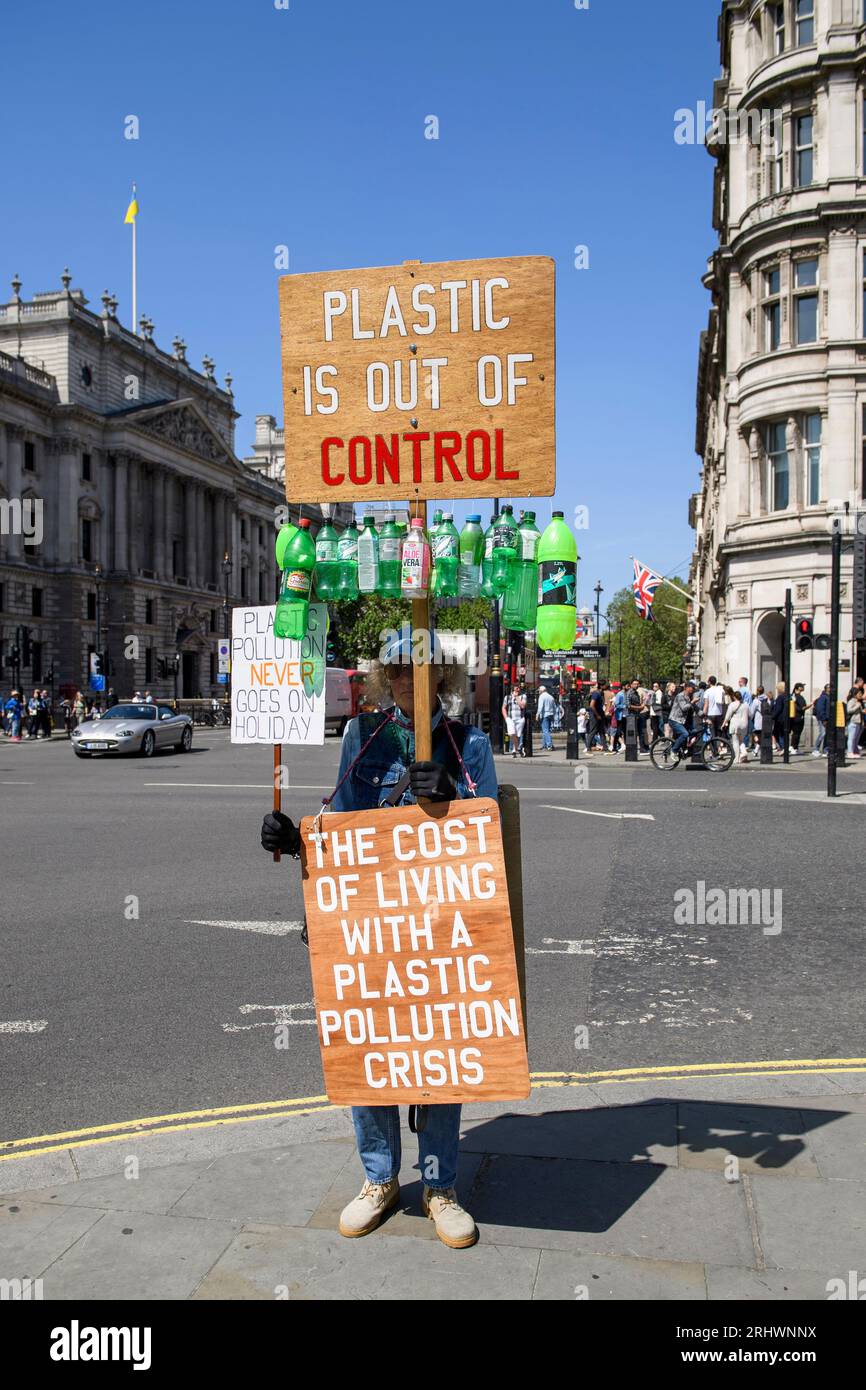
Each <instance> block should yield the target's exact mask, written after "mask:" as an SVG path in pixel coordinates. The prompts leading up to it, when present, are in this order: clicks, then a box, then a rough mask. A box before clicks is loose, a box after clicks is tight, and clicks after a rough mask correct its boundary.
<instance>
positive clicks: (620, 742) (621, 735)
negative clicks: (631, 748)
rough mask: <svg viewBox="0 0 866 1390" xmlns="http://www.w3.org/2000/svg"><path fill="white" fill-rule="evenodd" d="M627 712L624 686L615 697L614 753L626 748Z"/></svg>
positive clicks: (612, 727) (612, 730)
mask: <svg viewBox="0 0 866 1390" xmlns="http://www.w3.org/2000/svg"><path fill="white" fill-rule="evenodd" d="M625 712H626V694H625V689H624V687H623V686H620V688H619V690H618V691H617V692H616V694H615V695H614V697H613V718H612V720H611V733H612V734H613V742H612V744H611V748H612V750H613V752H614V753H618V752H619V751H620V748H625Z"/></svg>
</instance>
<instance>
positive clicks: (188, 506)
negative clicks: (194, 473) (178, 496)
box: [183, 478, 196, 589]
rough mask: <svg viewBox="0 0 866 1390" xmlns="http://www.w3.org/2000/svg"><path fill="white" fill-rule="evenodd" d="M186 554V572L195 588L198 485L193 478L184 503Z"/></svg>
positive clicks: (188, 580) (189, 582)
mask: <svg viewBox="0 0 866 1390" xmlns="http://www.w3.org/2000/svg"><path fill="white" fill-rule="evenodd" d="M183 521H184V542H185V548H184V553H185V556H186V561H185V566H184V568H185V571H186V579H187V583H188V584H189V587H190V588H191V589H192V588H195V546H196V534H195V529H196V484H195V483H194V482H193V481H192V479H191V478H188V479H187V483H186V497H185V503H184V517H183Z"/></svg>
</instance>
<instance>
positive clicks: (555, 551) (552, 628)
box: [535, 512, 577, 652]
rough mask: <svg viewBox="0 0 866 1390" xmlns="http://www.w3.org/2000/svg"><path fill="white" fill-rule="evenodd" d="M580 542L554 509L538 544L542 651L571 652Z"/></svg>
mask: <svg viewBox="0 0 866 1390" xmlns="http://www.w3.org/2000/svg"><path fill="white" fill-rule="evenodd" d="M576 600H577V542H576V541H575V539H574V533H573V531H572V530H571V527H570V526H566V524H565V521H564V520H563V513H562V512H554V513H553V520H552V521H551V523H550V525H549V526H547V527H545V530H544V534H543V535H542V537H541V540H540V541H539V544H538V612H537V613H536V618H535V631H536V641H537V644H538V648H539V650H540V651H553V652H556V651H571V649H572V647H573V646H574V630H575V623H576V618H577V610H576Z"/></svg>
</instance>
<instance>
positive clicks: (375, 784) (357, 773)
mask: <svg viewBox="0 0 866 1390" xmlns="http://www.w3.org/2000/svg"><path fill="white" fill-rule="evenodd" d="M411 658H412V646H411V638H408V637H406V636H403V637H401V638H399V639H398V640H397V641H395V642H393V643H392V644H391V645H390V646H389V647H388V648H387V649H386V653H385V662H384V664H382V663H380V662H374V663H373V669H372V670H371V672H370V674H369V675H368V677H367V688H368V690H369V689H370V688H371V686H372V688H373V689H374V690H381V691H382V695H381V698H382V702H383V703H386V700H388V699H389V700H390V702H391V703H390V704H386V713H385V715H383V714H381V713H380V714H362V715H359V716H357V717H356V718H354V719H351V720H350V721H349V723H348V725H347V726H346V732H345V734H344V736H343V748H342V754H341V758H340V771H339V774H338V782H337V789H336V791H335V793H334V795H333V797H332V798H331V801H330V808H331V810H333V811H364V810H372V809H374V808H376V807H378V806H382V805H384V804H387V800H388V796H389V794H390V795H391V796H392V798H393V800H394V801H396V804H397V805H401V806H403V805H413V804H414V803H415V801H416V800H417V799H419V798H424V799H426V800H428V801H453V800H455V799H457V798H460V797H467V796H470V795H471V793H472V788H473V787H474V789H475V791H476V792H477V794H478V796H489V797H494V798H496V797H497V796H498V792H499V787H498V785H497V781H496V771H495V768H494V764H493V754H492V750H491V748H490V743H489V741H488V739H487V736H486V734H484V733H482V731H481V730H480V729H477V728H475V727H474V726H473V725H471V724H462V723H457V722H456V721H454V722H451V721H450V720H447V719H446V718H445V716H444V711H443V706H442V699H443V697H446V696H447V695H448V694H450V693H453V692H454V691H455V690H456V689H457V688H458V687H462V685H463V683H464V682H465V671H464V670H463V669H462V668H461V667H458V666H453V665H448V666H443V665H442V664H441V662H442V656H441V652H440V651H434V659H435V660H436V664H435V665H434V667H433V672H434V679H436V682H437V697H436V699H435V701H434V712H433V721H432V730H433V758H432V760H431V761H427V762H416V761H415V735H414V733H413V731H412V719H413V698H412V693H413V682H414V680H415V679H417V678H418V677H419V672H420V674H421V675H422V677H426V676H427V668H419V670H416V668H415V666H414V665H413V664H412V659H411ZM404 780H405V782H406V786H405V790H402V791H401V788H402V787H403V783H404ZM262 845H263V847H264V848H265V849H266V850H268V851H269V852H273V851H274V850H281V851H284V852H285V853H287V854H289V855H293V856H295V857H297V856H298V854H299V853H300V847H301V837H300V834H299V832H298V829H297V827H296V826H295V825H293V823H292V822H291V820H289V818H288V817H287V816H285V815H283V814H282V813H281V812H276V811H274V812H271V814H270V815H268V816H266V817H265V819H264V822H263V824H262ZM352 1122H353V1124H354V1128H355V1139H356V1142H357V1145H358V1152H359V1154H360V1157H361V1162H362V1164H363V1167H364V1174H365V1181H364V1185H363V1187H362V1188H361V1191H360V1193H359V1194H358V1196H357V1197H356V1198H355V1199H354V1201H352V1202H350V1203H349V1204H348V1206H347V1207H345V1208H344V1210H343V1212H342V1215H341V1216H340V1222H339V1230H340V1234H341V1235H344V1236H365V1235H367V1234H368V1232H370V1231H372V1230H374V1229H375V1228H376V1227H377V1226H378V1225H379V1224H380V1222H381V1221H382V1220H383V1218H384V1217H385V1216H386V1215H387V1214H388V1212H389V1211H391V1210H392V1209H393V1208H394V1207H395V1206H397V1204H398V1202H399V1200H400V1188H399V1183H398V1174H399V1172H400V1162H401V1143H400V1112H399V1108H398V1107H397V1106H396V1105H356V1106H353V1107H352ZM459 1139H460V1106H459V1105H431V1106H430V1107H429V1109H428V1111H427V1123H426V1126H425V1127H424V1128H423V1129H422V1130H421V1132H420V1134H419V1135H418V1166H419V1169H420V1171H421V1173H422V1175H423V1178H424V1187H423V1193H422V1207H423V1210H424V1212H425V1213H426V1215H428V1216H429V1217H430V1218H431V1219H432V1221H433V1223H434V1226H435V1229H436V1234H437V1236H438V1237H439V1239H440V1240H441V1241H442V1242H443V1243H444V1244H445V1245H448V1246H450V1247H451V1248H452V1249H462V1248H463V1247H465V1246H469V1245H474V1244H475V1242H476V1240H477V1239H478V1232H477V1230H476V1229H475V1222H474V1221H473V1219H472V1217H471V1216H470V1215H469V1213H468V1212H467V1211H465V1210H464V1209H463V1207H461V1206H460V1204H459V1202H458V1200H457V1194H456V1191H455V1182H456V1178H457V1151H458V1144H459ZM434 1174H435V1176H433V1175H434Z"/></svg>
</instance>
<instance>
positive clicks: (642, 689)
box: [577, 676, 866, 763]
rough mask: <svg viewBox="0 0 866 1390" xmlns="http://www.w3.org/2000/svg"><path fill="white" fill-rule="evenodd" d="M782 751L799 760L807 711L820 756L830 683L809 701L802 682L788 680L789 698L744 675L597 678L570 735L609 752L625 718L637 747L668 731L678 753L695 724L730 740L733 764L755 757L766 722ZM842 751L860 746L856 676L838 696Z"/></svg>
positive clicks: (864, 746) (864, 697)
mask: <svg viewBox="0 0 866 1390" xmlns="http://www.w3.org/2000/svg"><path fill="white" fill-rule="evenodd" d="M786 708H787V711H788V713H787V726H788V740H789V751H790V753H791V756H792V757H800V756H802V755H803V754H804V752H805V750H804V749H802V748H801V747H800V743H801V740H802V737H803V730H804V728H805V724H806V716H807V714H808V713H809V711H810V710H811V711H812V713H813V716H814V719H815V722H816V725H817V737H816V739H815V746H814V748H813V749H812V757H813V758H820V757H826V756H827V732H828V728H829V726H830V723H831V709H830V686H829V684H828V685H825V686H824V688H823V690H821V691H820V693H819V694H818V695H817V696H816V697H815V699H814V700H807V698H806V693H805V686H804V685H803V684H802V682H799V681H798V682H797V684H796V685H794V687H793V689H792V691H791V694H790V696H789V695H788V693H787V689H786V686H785V683H784V681H780V682H779V683H778V684H777V685H776V686H775V688H774V689H770V690H765V688H764V686H763V685H758V686H757V687H756V689H755V690H754V691H752V690H751V688H750V684H749V678H748V676H740V678H739V681H738V683H737V685H736V687H733V686H730V685H724V684H723V683H722V682H720V681H719V680H717V679H716V677H715V676H710V677H709V679H708V680H706V681H704V680H697V679H691V680H687V681H685V682H683V683H682V684H681V685H678V684H677V683H676V681H668V682H667V683H665V684H664V685H663V684H662V683H661V682H660V681H653V683H652V686H651V687H648V686H645V685H642V684H641V682H640V680H638V679H635V680H632V681H631V682H630V684H628V685H622V686H620V687H618V688H617V689H614V687H613V686H611V685H610V684H608V683H607V682H604V681H600V682H598V683H597V684H596V685H595V686H594V687H593V689H592V691H591V692H590V695H589V700H588V702H587V704H586V705H585V706H584V707H582V708H581V709H579V710H578V713H577V732H578V737H579V738H581V739H582V740H583V742H584V744H585V746H586V751H587V753H596V752H599V753H608V754H614V753H619V752H622V751H624V749H625V729H626V720H627V718H628V716H629V715H633V716H634V717H635V722H636V730H637V739H638V747H639V748H640V750H641V751H642V752H644V753H647V752H649V746H650V743H651V742H652V740H653V739H654V738H658V737H660V736H661V735H667V736H668V737H670V738H673V739H674V749H675V751H677V752H679V751H680V750H681V749H682V748H683V747H684V746H685V744H686V742H687V741H688V737H689V734H690V732H691V730H692V729H693V728H694V727H697V726H699V725H703V726H708V727H709V728H711V729H712V731H713V733H714V734H716V735H723V736H725V737H728V738H730V740H731V743H732V744H733V748H734V756H735V759H736V761H737V762H739V763H745V762H748V761H749V759H750V758H755V759H757V758H759V757H760V743H761V735H762V731H763V729H764V727H765V724H766V723H767V722H769V724H770V725H771V727H772V738H773V745H774V748H775V750H776V752H777V753H783V752H784V741H785V726H786ZM845 728H846V744H847V755H848V757H849V758H859V757H861V756H862V754H863V752H864V751H866V682H864V678H863V677H862V676H858V677H857V679H856V680H855V682H854V684H853V686H851V688H850V690H849V691H848V695H847V698H846V700H845Z"/></svg>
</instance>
